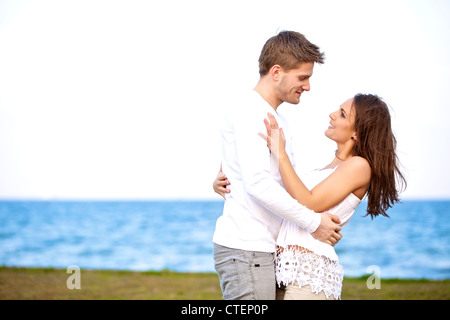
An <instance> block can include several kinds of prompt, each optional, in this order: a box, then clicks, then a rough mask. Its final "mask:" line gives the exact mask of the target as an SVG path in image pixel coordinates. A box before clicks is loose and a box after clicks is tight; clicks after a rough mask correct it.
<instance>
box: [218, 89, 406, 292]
mask: <svg viewBox="0 0 450 320" xmlns="http://www.w3.org/2000/svg"><path fill="white" fill-rule="evenodd" d="M268 116H269V120H267V119H265V120H264V122H265V124H266V128H267V135H265V134H262V133H261V134H260V135H261V137H263V138H264V139H267V145H268V147H269V148H270V151H271V153H272V155H273V156H274V157H275V158H276V159H277V163H278V167H279V171H280V174H281V177H282V179H283V183H284V185H285V187H286V190H287V191H288V192H289V194H290V195H291V196H292V197H293V198H295V199H296V200H297V201H298V202H300V203H301V204H303V205H305V206H306V207H308V208H309V209H311V210H314V211H316V212H323V211H327V212H330V213H332V214H335V215H337V216H338V217H339V218H340V220H341V226H344V225H345V224H346V223H347V222H348V221H349V220H350V218H351V216H352V215H353V213H354V211H355V209H356V207H357V206H358V205H359V203H360V202H361V199H362V198H363V197H364V196H367V199H368V204H367V214H368V215H369V214H370V215H371V217H372V218H373V217H375V216H378V215H380V214H381V215H384V216H388V215H387V214H386V210H387V209H389V208H390V207H392V205H393V204H394V203H396V202H398V201H399V197H398V192H399V191H398V189H399V188H398V186H399V184H403V185H406V181H405V179H404V177H403V175H402V174H401V172H400V170H399V167H398V158H397V155H396V151H395V149H396V139H395V137H394V135H393V133H392V130H391V119H390V114H389V110H388V107H387V105H386V104H385V103H384V102H383V101H382V100H381V99H380V98H379V97H377V96H376V95H370V94H368V95H363V94H357V95H356V96H354V97H353V98H351V99H349V100H347V101H346V102H344V103H343V104H342V105H341V106H340V108H339V110H337V111H335V112H333V113H332V114H330V118H331V121H330V126H329V127H328V129H327V130H326V131H325V135H326V136H327V137H328V138H329V139H331V140H333V141H335V142H336V145H337V150H336V152H335V154H334V158H333V160H332V161H331V163H330V164H328V165H327V166H325V167H324V168H322V169H320V170H314V171H312V172H311V173H309V174H307V175H305V176H304V177H302V179H300V178H299V177H298V176H297V174H296V172H295V170H294V168H293V167H292V164H291V162H290V160H289V158H288V156H287V153H286V151H285V140H284V135H283V130H282V129H279V127H278V124H277V122H276V120H275V117H274V116H273V115H271V114H268ZM228 184H229V182H228V181H227V179H226V177H225V176H224V175H223V174H222V173H221V172H219V175H218V176H217V178H216V180H215V181H214V184H213V186H214V190H215V191H216V192H217V193H219V194H221V195H222V196H224V193H225V192H229V190H228V189H226V186H227V185H228ZM277 246H278V249H277V259H276V278H277V283H278V285H279V287H280V289H277V299H285V300H289V299H340V296H341V291H342V280H343V277H344V274H343V268H342V266H341V265H340V264H339V261H338V257H337V255H336V252H335V251H334V248H333V247H332V246H330V245H328V244H326V243H323V242H320V241H318V240H316V239H314V238H313V237H312V236H311V235H310V234H309V233H307V232H306V231H304V230H303V229H300V228H299V227H298V226H297V225H295V224H294V223H292V222H289V221H286V220H285V221H283V224H282V226H281V229H280V233H279V235H278V239H277Z"/></svg>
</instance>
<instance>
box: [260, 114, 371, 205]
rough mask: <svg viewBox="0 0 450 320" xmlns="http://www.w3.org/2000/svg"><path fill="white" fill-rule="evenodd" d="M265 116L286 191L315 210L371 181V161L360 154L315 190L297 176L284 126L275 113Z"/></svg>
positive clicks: (339, 199) (343, 197) (270, 146)
mask: <svg viewBox="0 0 450 320" xmlns="http://www.w3.org/2000/svg"><path fill="white" fill-rule="evenodd" d="M269 120H270V122H269V121H267V120H265V121H264V122H265V124H266V128H267V136H265V135H263V134H261V137H265V138H266V139H267V141H268V146H269V148H270V150H271V152H272V154H273V155H274V156H275V157H276V159H277V162H278V168H279V171H280V175H281V178H282V180H283V183H284V185H285V187H286V190H287V192H288V193H289V194H290V195H291V196H292V197H293V198H294V199H296V200H297V201H298V202H299V203H301V204H303V205H304V206H306V207H308V208H309V209H311V210H314V211H316V212H323V211H325V210H328V209H330V208H332V207H334V206H335V205H337V204H338V203H340V202H341V201H342V200H344V199H345V198H346V197H347V196H348V195H349V194H350V193H352V192H353V191H355V190H357V189H358V188H361V187H362V186H365V185H368V183H369V181H370V174H371V171H370V165H369V163H368V162H367V161H366V160H365V159H363V158H361V157H352V158H351V159H349V160H347V161H345V162H343V163H342V164H341V165H340V166H339V167H338V168H337V169H336V170H335V171H334V172H333V173H332V174H331V175H330V176H328V177H327V178H326V179H325V180H323V181H322V182H321V183H319V184H318V185H317V186H315V187H314V188H313V189H312V190H309V189H308V188H306V186H305V185H304V184H303V182H302V181H301V179H300V178H299V177H298V175H297V173H296V172H295V170H294V168H293V167H292V164H291V161H290V159H289V157H288V155H287V153H286V150H285V139H284V134H283V131H282V129H279V127H278V123H277V122H276V119H275V117H273V116H272V115H269Z"/></svg>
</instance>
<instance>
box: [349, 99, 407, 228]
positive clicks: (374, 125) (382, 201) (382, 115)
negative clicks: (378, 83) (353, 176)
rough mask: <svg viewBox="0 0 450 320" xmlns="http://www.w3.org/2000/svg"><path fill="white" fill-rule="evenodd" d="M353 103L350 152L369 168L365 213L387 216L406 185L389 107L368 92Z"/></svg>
mask: <svg viewBox="0 0 450 320" xmlns="http://www.w3.org/2000/svg"><path fill="white" fill-rule="evenodd" d="M353 106H354V110H355V132H356V136H357V141H356V144H355V148H354V150H353V155H355V156H360V157H363V158H364V159H366V160H367V161H368V162H369V164H370V167H371V169H372V176H371V180H370V186H369V189H368V190H367V198H368V204H367V215H369V214H370V215H371V217H372V219H373V217H375V216H377V215H379V214H381V215H383V216H386V217H388V215H387V213H386V211H387V210H388V209H389V208H391V207H392V205H393V204H394V203H396V202H399V201H400V199H399V191H400V190H401V189H404V188H405V187H406V180H405V178H404V176H403V174H402V173H401V172H400V169H399V162H398V157H397V154H396V147H397V140H396V139H395V136H394V134H393V133H392V128H391V116H390V113H389V109H388V106H387V105H386V103H385V102H384V101H383V100H382V99H381V98H379V97H378V96H376V95H371V94H357V95H356V96H355V97H354V100H353ZM400 185H401V186H402V188H400Z"/></svg>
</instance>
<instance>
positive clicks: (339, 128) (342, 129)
mask: <svg viewBox="0 0 450 320" xmlns="http://www.w3.org/2000/svg"><path fill="white" fill-rule="evenodd" d="M352 104H353V98H350V99H348V100H347V101H345V102H344V103H343V104H342V105H341V106H340V107H339V109H338V110H336V111H335V112H333V113H331V114H330V119H331V121H330V126H329V127H328V129H327V130H326V131H325V135H326V136H327V137H328V138H329V139H331V140H333V141H336V142H337V143H346V142H347V141H348V140H351V137H355V136H356V133H355V131H354V125H355V110H354V108H353V106H352Z"/></svg>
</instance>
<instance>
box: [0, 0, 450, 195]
mask: <svg viewBox="0 0 450 320" xmlns="http://www.w3.org/2000/svg"><path fill="white" fill-rule="evenodd" d="M449 16H450V2H449V1H446V0H416V1H414V0H388V1H384V0H381V1H380V0H377V1H348V0H344V1H332V0H330V1H326V0H323V1H301V0H296V1H283V0H276V1H267V0H263V1H241V0H238V1H234V0H231V1H220V2H219V1H195V0H193V1H134V0H131V1H129V0H127V1H110V0H108V1H98V0H89V1H83V0H81V1H67V0H53V1H49V0H36V1H24V0H14V1H13V0H0V199H43V200H47V199H119V200H121V199H217V200H219V199H221V198H220V196H218V195H217V194H215V193H214V192H213V190H212V182H213V180H214V178H215V176H216V174H217V172H218V169H219V165H220V158H221V155H220V135H219V134H220V132H219V125H220V120H221V116H222V115H223V113H224V112H225V110H226V109H227V106H229V105H230V104H232V103H236V102H238V101H239V94H238V92H239V90H243V89H245V90H247V89H248V90H251V89H253V88H254V86H255V85H256V82H257V81H258V78H259V74H258V57H259V54H260V51H261V48H262V46H263V45H264V43H265V41H266V40H267V39H268V38H270V37H272V36H274V35H276V34H277V32H279V31H281V30H294V31H298V32H301V33H303V34H304V35H305V36H306V37H307V38H308V39H309V40H310V41H311V42H313V43H315V44H317V45H318V46H319V47H320V49H321V50H322V51H324V52H325V56H326V60H325V63H324V64H323V65H317V66H315V68H314V75H313V77H312V78H311V91H310V92H308V93H306V94H303V95H302V98H301V102H300V104H299V105H295V106H293V105H282V106H281V107H280V108H279V112H284V113H286V114H287V115H288V118H289V122H290V127H291V131H292V134H293V136H294V147H295V151H296V162H297V169H298V171H299V173H301V172H306V171H308V170H311V169H314V168H318V167H321V166H324V165H326V164H327V163H329V162H330V161H331V160H332V159H333V157H334V151H335V148H336V146H335V144H334V143H333V142H332V141H330V140H328V139H327V138H326V137H325V136H324V131H325V130H326V129H327V127H328V123H329V120H330V119H329V117H328V115H329V114H330V113H331V112H333V111H335V110H336V109H337V108H338V107H339V105H340V104H341V103H343V102H344V101H345V100H347V99H348V98H350V97H352V96H353V95H355V94H356V93H359V92H361V93H372V94H377V95H379V96H380V97H382V98H383V99H384V100H385V101H386V102H387V103H388V104H389V106H390V108H391V116H392V126H393V130H394V133H395V135H396V137H397V142H398V156H399V159H400V161H401V164H402V170H403V171H404V173H405V175H406V177H407V180H408V188H407V189H406V191H405V192H403V193H402V198H405V199H406V198H422V199H428V198H433V199H436V198H450V169H449V166H448V163H449V160H450V151H449V150H450V148H449V147H448V146H449V141H450V133H449V132H450V131H449V129H448V128H447V127H448V121H449V119H450V108H449V103H448V96H449V94H448V92H449V89H450V60H449V59H448V57H449V56H450V44H449V39H450V20H449V19H448V17H449ZM261 121H262V119H261Z"/></svg>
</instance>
